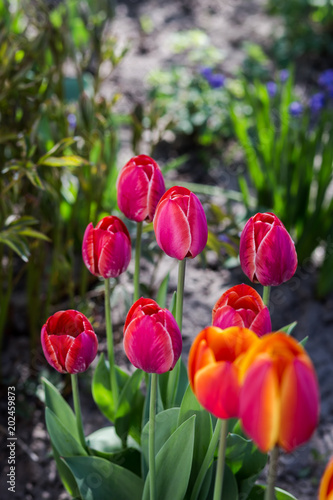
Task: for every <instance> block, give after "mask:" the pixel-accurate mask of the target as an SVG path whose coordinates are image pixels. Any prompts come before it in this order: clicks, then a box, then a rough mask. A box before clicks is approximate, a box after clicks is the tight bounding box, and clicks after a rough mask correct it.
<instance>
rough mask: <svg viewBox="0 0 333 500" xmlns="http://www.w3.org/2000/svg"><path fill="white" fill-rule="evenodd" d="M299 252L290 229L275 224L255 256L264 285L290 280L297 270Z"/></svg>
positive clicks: (256, 267) (258, 274)
mask: <svg viewBox="0 0 333 500" xmlns="http://www.w3.org/2000/svg"><path fill="white" fill-rule="evenodd" d="M296 267H297V254H296V250H295V245H294V242H293V240H292V239H291V237H290V235H289V233H288V231H287V230H286V229H285V228H284V227H282V226H274V227H272V229H271V230H270V231H269V232H268V233H267V235H266V236H265V238H264V239H263V240H262V242H261V244H260V246H259V248H258V252H257V255H256V257H255V273H256V276H257V278H258V280H259V281H260V283H261V284H262V285H264V286H270V285H273V286H277V285H280V284H281V283H284V282H285V281H288V280H289V279H290V278H291V277H292V276H293V275H294V274H295V271H296Z"/></svg>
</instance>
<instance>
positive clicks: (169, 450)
mask: <svg viewBox="0 0 333 500" xmlns="http://www.w3.org/2000/svg"><path fill="white" fill-rule="evenodd" d="M194 426H195V416H194V415H193V417H191V418H189V419H188V420H186V422H184V423H183V424H182V425H181V426H180V427H178V428H177V429H176V430H175V432H174V433H173V434H172V435H171V436H170V438H169V439H168V440H167V442H166V443H165V444H164V445H163V447H162V448H161V450H160V451H159V452H158V454H157V456H156V490H157V498H156V500H183V498H184V495H185V493H186V490H187V486H188V482H189V478H190V473H191V466H192V456H193V445H194ZM180 464H181V465H180ZM149 496H150V485H149V473H148V475H147V477H146V481H145V486H144V491H143V497H142V500H149Z"/></svg>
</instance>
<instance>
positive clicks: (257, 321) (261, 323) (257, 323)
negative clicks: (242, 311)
mask: <svg viewBox="0 0 333 500" xmlns="http://www.w3.org/2000/svg"><path fill="white" fill-rule="evenodd" d="M248 328H250V330H252V331H253V332H255V333H256V334H257V335H258V337H261V336H262V335H265V334H266V333H270V332H271V331H272V322H271V316H270V314H269V310H268V308H267V307H265V308H264V309H262V310H261V311H260V312H259V314H257V316H256V317H255V318H254V320H253V322H252V323H251V325H250V326H248Z"/></svg>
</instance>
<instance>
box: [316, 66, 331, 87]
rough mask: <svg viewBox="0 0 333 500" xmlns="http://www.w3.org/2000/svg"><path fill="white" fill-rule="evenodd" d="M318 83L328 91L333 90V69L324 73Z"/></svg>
mask: <svg viewBox="0 0 333 500" xmlns="http://www.w3.org/2000/svg"><path fill="white" fill-rule="evenodd" d="M318 83H319V85H320V86H321V87H324V89H326V90H327V89H331V88H332V87H333V69H326V70H325V71H323V72H322V73H321V74H320V76H319V78H318Z"/></svg>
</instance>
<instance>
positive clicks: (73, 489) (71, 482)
mask: <svg viewBox="0 0 333 500" xmlns="http://www.w3.org/2000/svg"><path fill="white" fill-rule="evenodd" d="M52 453H53V458H54V460H55V462H56V464H57V471H58V474H59V476H60V479H61V481H62V484H63V485H64V487H65V488H66V490H67V491H68V493H70V495H71V496H72V497H73V498H77V497H79V496H80V492H79V487H78V485H77V484H76V480H75V477H74V476H73V474H72V472H71V470H70V468H69V467H68V465H67V464H66V463H65V462H64V461H63V460H62V459H61V457H60V455H59V453H58V451H57V449H56V448H55V446H53V445H52Z"/></svg>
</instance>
